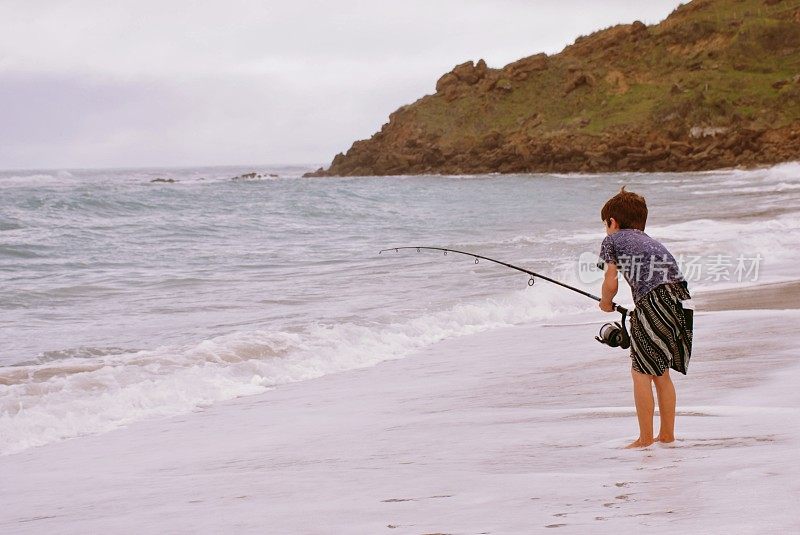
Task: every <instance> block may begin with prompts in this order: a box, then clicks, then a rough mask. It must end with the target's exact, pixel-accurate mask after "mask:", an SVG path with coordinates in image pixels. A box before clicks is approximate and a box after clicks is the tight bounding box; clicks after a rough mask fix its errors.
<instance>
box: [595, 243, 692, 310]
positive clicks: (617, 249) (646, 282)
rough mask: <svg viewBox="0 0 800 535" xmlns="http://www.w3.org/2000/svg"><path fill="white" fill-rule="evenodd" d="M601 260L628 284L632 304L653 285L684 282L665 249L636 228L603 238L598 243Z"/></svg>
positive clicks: (675, 263) (675, 264)
mask: <svg viewBox="0 0 800 535" xmlns="http://www.w3.org/2000/svg"><path fill="white" fill-rule="evenodd" d="M600 259H601V260H602V261H603V262H605V263H609V264H616V265H617V269H619V270H620V271H621V272H622V275H623V276H624V277H625V280H626V281H628V284H630V285H631V290H632V294H633V301H634V303H636V302H638V301H639V299H641V298H642V297H644V296H645V295H647V292H649V291H650V290H652V289H653V288H655V287H656V286H659V285H661V284H666V283H670V282H680V281H683V280H684V279H683V275H682V274H681V270H680V268H679V267H678V263H677V262H676V261H675V258H674V257H673V256H672V254H670V252H669V251H668V250H667V248H666V247H664V245H663V244H662V243H661V242H659V241H658V240H655V239H653V238H651V237H650V236H648V235H647V234H645V233H644V232H643V231H641V230H638V229H630V228H625V229H620V230H618V231H617V232H615V233H614V234H610V235H608V236H606V237H605V239H604V240H603V243H602V244H600Z"/></svg>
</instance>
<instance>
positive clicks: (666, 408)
mask: <svg viewBox="0 0 800 535" xmlns="http://www.w3.org/2000/svg"><path fill="white" fill-rule="evenodd" d="M653 382H654V383H655V385H656V393H657V394H658V413H659V415H660V419H661V429H659V431H658V436H657V437H656V442H673V441H674V440H675V385H673V384H672V379H670V377H669V369H667V370H665V371H664V375H662V376H661V377H653Z"/></svg>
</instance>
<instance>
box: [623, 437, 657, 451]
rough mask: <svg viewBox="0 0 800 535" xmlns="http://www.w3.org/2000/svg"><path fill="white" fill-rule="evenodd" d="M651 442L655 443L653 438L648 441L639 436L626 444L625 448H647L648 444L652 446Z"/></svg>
mask: <svg viewBox="0 0 800 535" xmlns="http://www.w3.org/2000/svg"><path fill="white" fill-rule="evenodd" d="M651 444H653V440H652V439H651V440H650V441H646V440H642V439H641V438H637V439H636V440H634V441H633V442H631V443H630V444H628V445H627V446H625V449H626V450H632V449H634V448H646V447H647V446H650V445H651Z"/></svg>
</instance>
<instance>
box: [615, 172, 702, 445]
mask: <svg viewBox="0 0 800 535" xmlns="http://www.w3.org/2000/svg"><path fill="white" fill-rule="evenodd" d="M600 217H601V219H602V220H603V223H604V225H605V228H606V237H605V238H604V239H603V243H602V244H601V246H600V258H601V259H602V261H603V262H604V263H605V266H606V267H605V278H604V280H603V291H602V298H601V300H600V308H601V309H602V310H603V311H605V312H613V311H614V305H613V304H612V299H613V298H614V296H615V295H616V293H617V289H618V285H617V273H618V271H622V274H623V276H624V277H625V280H626V281H628V284H630V286H631V290H632V293H633V300H634V304H635V306H636V308H635V309H634V310H633V311H632V312H631V318H630V320H631V322H630V323H631V333H630V337H631V361H632V365H631V375H632V376H633V397H634V401H635V403H636V416H637V418H638V419H639V438H638V439H637V440H635V441H634V442H632V443H631V444H630V445H629V446H627V447H628V448H644V447H647V446H649V445H651V444H652V443H653V442H654V441H657V442H664V443H667V442H673V441H674V440H675V387H674V385H673V384H672V380H671V379H670V377H669V369H670V368H672V369H674V370H676V371H678V372H680V373H682V374H684V375H686V367H687V365H688V364H689V357H690V356H691V350H692V321H691V320H692V313H691V312H687V311H685V310H684V308H683V304H682V303H681V301H682V300H685V299H691V296H690V295H689V290H688V285H687V282H686V280H685V279H684V278H683V275H682V274H681V272H680V269H679V267H678V264H677V262H675V258H674V257H673V256H672V255H671V254H670V252H669V251H668V250H667V248H666V247H664V245H662V244H661V243H659V242H658V241H656V240H654V239H653V238H651V237H650V236H648V235H647V234H645V232H644V227H645V223H646V222H647V204H646V203H645V200H644V198H643V197H642V196H640V195H637V194H636V193H633V192H629V191H625V186H623V187H622V189H620V192H619V193H617V194H616V195H615V196H613V197H612V198H611V199H609V200H608V202H606V204H605V205H604V206H603V208H602V210H601V211H600ZM653 383H655V387H656V392H657V394H658V411H659V414H660V420H661V428H660V430H659V433H658V436H656V437H655V438H654V437H653V410H654V403H653V387H652V384H653Z"/></svg>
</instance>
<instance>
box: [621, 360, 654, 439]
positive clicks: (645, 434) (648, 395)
mask: <svg viewBox="0 0 800 535" xmlns="http://www.w3.org/2000/svg"><path fill="white" fill-rule="evenodd" d="M631 376H632V377H633V400H634V401H635V402H636V417H637V418H638V419H639V438H638V439H636V440H634V441H633V442H631V443H630V444H629V445H628V446H627V447H628V448H644V447H647V446H649V445H651V444H652V443H653V411H654V410H655V402H654V400H653V383H652V380H653V376H652V375H647V374H644V373H639V372H637V371H636V370H634V369H631Z"/></svg>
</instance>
